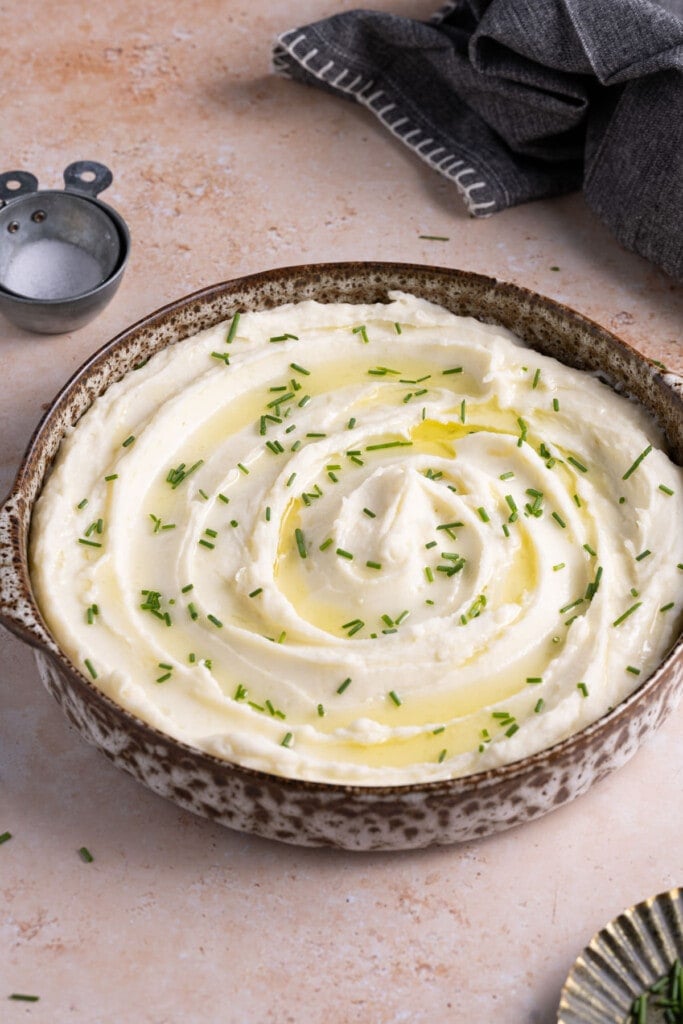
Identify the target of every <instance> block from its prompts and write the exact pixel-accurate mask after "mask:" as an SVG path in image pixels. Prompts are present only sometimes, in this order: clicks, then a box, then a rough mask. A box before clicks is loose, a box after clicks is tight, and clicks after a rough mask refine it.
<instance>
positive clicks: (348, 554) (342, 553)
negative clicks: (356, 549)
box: [336, 548, 353, 561]
mask: <svg viewBox="0 0 683 1024" xmlns="http://www.w3.org/2000/svg"><path fill="white" fill-rule="evenodd" d="M336 553H337V554H338V555H339V557H340V558H348V559H349V561H351V560H352V559H353V555H352V554H351V552H350V551H345V550H344V548H337V551H336Z"/></svg>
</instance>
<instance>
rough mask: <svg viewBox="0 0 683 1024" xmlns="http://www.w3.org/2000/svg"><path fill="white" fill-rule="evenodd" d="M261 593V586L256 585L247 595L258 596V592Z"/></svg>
mask: <svg viewBox="0 0 683 1024" xmlns="http://www.w3.org/2000/svg"><path fill="white" fill-rule="evenodd" d="M262 593H263V587H257V588H256V590H252V592H251V594H249V595H248V596H249V597H258V596H259V594H262Z"/></svg>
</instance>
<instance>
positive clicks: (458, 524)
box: [434, 520, 463, 543]
mask: <svg viewBox="0 0 683 1024" xmlns="http://www.w3.org/2000/svg"><path fill="white" fill-rule="evenodd" d="M462 525H463V524H462V523H461V522H460V521H459V520H457V521H456V522H453V523H440V524H439V525H438V526H437V530H446V531H448V530H457V529H459V527H461V526H462ZM434 543H436V541H435V542H434Z"/></svg>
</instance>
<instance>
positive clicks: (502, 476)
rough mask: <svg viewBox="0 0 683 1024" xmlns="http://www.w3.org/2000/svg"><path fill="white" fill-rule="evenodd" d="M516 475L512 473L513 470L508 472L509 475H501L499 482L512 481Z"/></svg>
mask: <svg viewBox="0 0 683 1024" xmlns="http://www.w3.org/2000/svg"><path fill="white" fill-rule="evenodd" d="M514 475H515V474H514V473H513V472H512V470H511V469H509V470H508V471H507V473H501V474H500V476H499V477H498V479H499V480H510V479H511V478H512V477H513V476H514Z"/></svg>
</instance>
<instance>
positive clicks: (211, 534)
mask: <svg viewBox="0 0 683 1024" xmlns="http://www.w3.org/2000/svg"><path fill="white" fill-rule="evenodd" d="M204 533H205V534H206V536H207V537H217V536H218V530H204Z"/></svg>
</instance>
